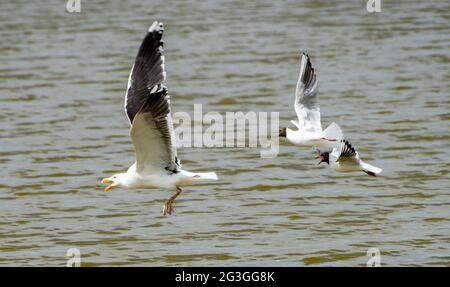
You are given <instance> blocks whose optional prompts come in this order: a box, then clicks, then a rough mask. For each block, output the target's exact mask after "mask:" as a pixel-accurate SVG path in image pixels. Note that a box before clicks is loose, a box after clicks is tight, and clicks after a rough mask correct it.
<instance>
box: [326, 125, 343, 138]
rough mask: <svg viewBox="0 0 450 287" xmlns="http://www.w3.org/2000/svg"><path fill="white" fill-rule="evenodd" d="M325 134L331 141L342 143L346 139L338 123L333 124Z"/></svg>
mask: <svg viewBox="0 0 450 287" xmlns="http://www.w3.org/2000/svg"><path fill="white" fill-rule="evenodd" d="M323 134H324V135H325V137H326V138H327V139H329V140H336V141H340V140H341V139H343V138H344V134H343V133H342V130H341V127H340V126H339V125H338V124H337V123H334V122H333V123H331V124H330V125H329V126H328V127H327V128H326V129H325V130H324V131H323Z"/></svg>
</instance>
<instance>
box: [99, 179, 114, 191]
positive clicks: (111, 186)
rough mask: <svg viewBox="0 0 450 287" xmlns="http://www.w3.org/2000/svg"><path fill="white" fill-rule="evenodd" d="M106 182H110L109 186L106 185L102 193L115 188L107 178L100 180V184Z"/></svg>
mask: <svg viewBox="0 0 450 287" xmlns="http://www.w3.org/2000/svg"><path fill="white" fill-rule="evenodd" d="M107 182H112V183H111V184H110V185H108V186H107V187H105V189H104V190H103V191H109V190H110V189H112V188H113V187H114V186H116V185H115V184H114V181H113V180H112V179H110V178H108V177H106V178H104V179H102V183H107Z"/></svg>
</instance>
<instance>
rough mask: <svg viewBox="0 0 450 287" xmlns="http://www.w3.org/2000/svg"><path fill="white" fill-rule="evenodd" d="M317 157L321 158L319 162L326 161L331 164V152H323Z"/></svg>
mask: <svg viewBox="0 0 450 287" xmlns="http://www.w3.org/2000/svg"><path fill="white" fill-rule="evenodd" d="M316 158H317V159H320V161H319V163H318V164H321V163H322V162H326V163H328V164H330V153H329V152H324V153H321V154H320V155H319V156H317V157H316Z"/></svg>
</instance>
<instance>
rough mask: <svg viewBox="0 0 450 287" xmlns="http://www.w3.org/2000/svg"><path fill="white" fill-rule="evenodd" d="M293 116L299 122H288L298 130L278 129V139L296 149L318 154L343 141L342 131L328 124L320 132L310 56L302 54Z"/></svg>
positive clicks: (314, 79)
mask: <svg viewBox="0 0 450 287" xmlns="http://www.w3.org/2000/svg"><path fill="white" fill-rule="evenodd" d="M294 108H295V113H296V114H297V118H298V121H291V122H292V124H294V125H295V126H296V127H297V130H292V129H289V128H280V130H279V136H280V137H284V138H286V139H287V140H288V141H289V142H291V143H293V144H295V145H299V146H313V147H316V148H317V150H318V152H320V148H326V149H328V150H331V149H332V148H334V147H336V146H337V145H338V144H339V140H340V139H342V138H343V134H342V131H341V128H340V127H339V126H338V125H337V124H336V123H331V124H330V125H329V126H328V127H327V128H326V129H325V130H322V124H321V122H320V108H319V102H318V100H317V78H316V74H315V72H314V68H313V67H312V65H311V61H310V60H309V56H308V55H307V54H305V53H303V54H302V58H301V62H300V73H299V76H298V82H297V87H296V89H295V102H294Z"/></svg>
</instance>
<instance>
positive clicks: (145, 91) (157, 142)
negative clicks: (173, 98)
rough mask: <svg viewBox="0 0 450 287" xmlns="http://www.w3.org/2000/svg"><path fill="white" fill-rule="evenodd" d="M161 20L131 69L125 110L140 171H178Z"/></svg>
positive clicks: (156, 23)
mask: <svg viewBox="0 0 450 287" xmlns="http://www.w3.org/2000/svg"><path fill="white" fill-rule="evenodd" d="M163 31H164V30H163V25H162V23H158V22H154V23H153V25H152V26H150V28H149V31H148V34H147V35H146V37H145V39H144V41H143V42H142V44H141V47H140V49H139V52H138V55H137V57H136V61H135V63H134V66H133V68H132V69H131V73H130V78H129V81H128V91H127V95H126V97H125V110H126V113H127V115H128V118H129V120H130V123H131V132H130V134H131V139H132V141H133V145H134V149H135V152H136V169H137V171H138V172H144V171H146V170H154V169H166V170H167V171H168V172H178V171H179V169H180V167H181V165H180V163H179V161H178V158H177V151H176V145H175V133H174V129H173V123H172V115H171V113H170V97H169V95H168V93H167V89H166V87H165V86H164V85H163V82H164V80H165V78H166V72H165V71H164V56H163V55H162V52H163V50H162V45H163V41H162V40H161V38H162V34H163Z"/></svg>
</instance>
